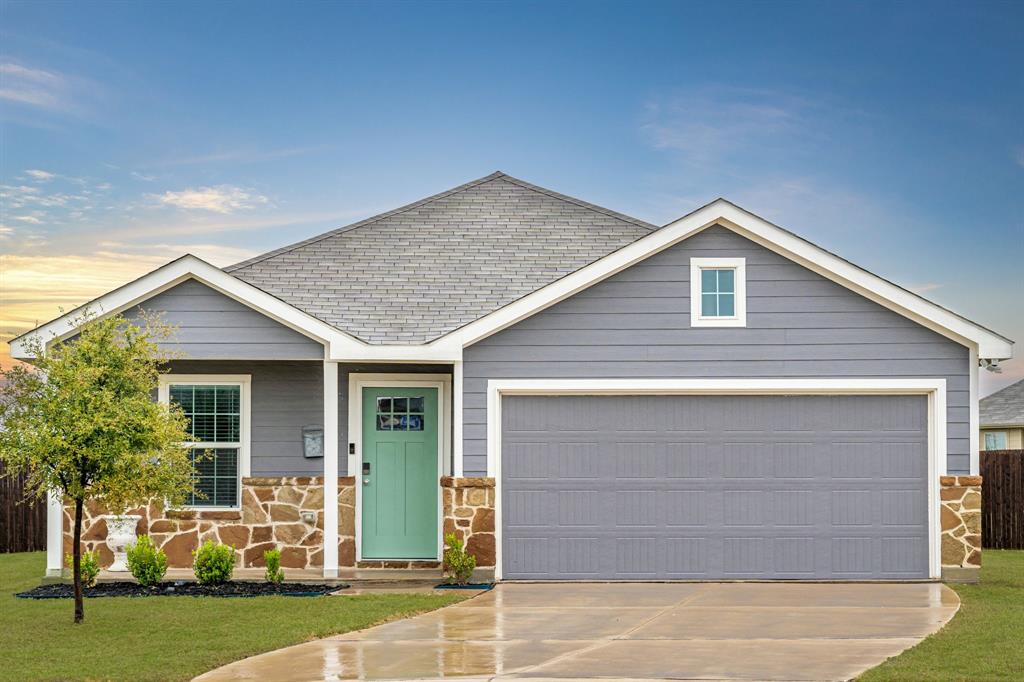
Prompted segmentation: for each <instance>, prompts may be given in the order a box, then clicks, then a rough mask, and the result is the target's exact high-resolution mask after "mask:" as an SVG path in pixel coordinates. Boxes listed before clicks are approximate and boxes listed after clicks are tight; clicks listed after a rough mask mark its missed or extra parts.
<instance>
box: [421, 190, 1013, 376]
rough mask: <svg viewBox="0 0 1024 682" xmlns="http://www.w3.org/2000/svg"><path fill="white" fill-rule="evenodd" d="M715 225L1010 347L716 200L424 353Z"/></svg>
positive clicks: (887, 301) (1002, 348)
mask: <svg viewBox="0 0 1024 682" xmlns="http://www.w3.org/2000/svg"><path fill="white" fill-rule="evenodd" d="M715 224H720V225H723V226H725V227H728V228H729V229H732V230H734V231H736V232H737V233H739V234H741V235H743V236H744V237H747V238H748V239H751V240H752V241H754V242H757V243H758V244H760V245H762V246H764V247H766V248H769V249H771V250H772V251H775V252H776V253H779V254H780V255H782V256H785V257H786V258H789V259H791V260H793V261H795V262H797V263H799V264H801V265H803V266H804V267H807V268H809V269H811V270H813V271H814V272H817V273H818V274H820V275H822V276H824V277H827V278H828V279H830V280H832V281H834V282H836V283H838V284H841V285H843V286H845V287H847V288H848V289H851V290H853V291H855V292H857V293H859V294H861V295H862V296H865V297H866V298H869V299H871V300H872V301H875V302H876V303H878V304H880V305H883V306H885V307H886V308H889V309H890V310H893V311H895V312H897V313H899V314H901V315H904V316H905V317H908V318H910V319H911V320H914V321H915V322H917V323H919V324H922V325H924V326H926V327H928V328H929V329H932V330H934V331H936V332H938V333H940V334H942V335H943V336H946V337H947V338H950V339H953V340H954V341H957V342H958V343H962V344H964V345H966V346H968V347H971V346H977V349H978V356H979V357H981V358H988V359H994V358H999V359H1005V358H1009V357H1012V355H1013V342H1012V341H1010V340H1009V339H1007V338H1006V337H1003V336H1000V335H999V334H996V333H995V332H993V331H991V330H989V329H986V328H985V327H982V326H981V325H978V324H975V323H973V322H971V321H970V320H967V319H965V318H963V317H960V316H959V315H957V314H956V313H953V312H951V311H949V310H946V309H945V308H943V307H941V306H939V305H936V304H934V303H932V302H931V301H928V300H927V299H924V298H922V297H920V296H918V295H917V294H914V293H912V292H910V291H907V290H906V289H903V288H901V287H899V286H896V285H895V284H893V283H891V282H888V281H886V280H884V279H882V278H881V277H879V276H877V275H874V274H872V273H870V272H868V271H867V270H864V269H862V268H859V267H857V266H856V265H854V264H852V263H850V262H849V261H846V260H843V259H842V258H839V257H838V256H835V255H833V254H831V253H829V252H828V251H826V250H824V249H822V248H820V247H818V246H815V245H814V244H812V243H810V242H808V241H806V240H804V239H801V238H800V237H797V236H796V235H794V234H793V233H791V232H788V231H786V230H783V229H782V228H780V227H778V226H776V225H773V224H771V223H769V222H768V221H766V220H764V219H763V218H760V217H758V216H756V215H754V214H753V213H750V212H749V211H746V210H744V209H742V208H740V207H738V206H736V205H735V204H732V203H730V202H728V201H726V200H725V199H716V200H715V201H713V202H711V203H710V204H708V205H707V206H704V207H702V208H700V209H697V210H696V211H694V212H693V213H690V214H688V215H686V216H683V217H682V218H679V219H678V220H676V221H674V222H671V223H669V224H668V225H666V226H665V227H663V228H661V229H660V230H658V231H656V232H652V233H651V234H650V235H647V236H645V237H642V238H641V239H638V240H637V241H635V242H633V243H631V244H629V245H627V246H625V247H623V248H621V249H619V250H618V251H615V252H613V253H611V254H609V255H607V256H605V257H604V258H601V259H600V260H597V261H595V262H593V263H591V264H590V265H588V266H586V267H584V268H581V269H579V270H576V271H575V272H573V273H570V274H569V275H566V276H565V277H563V278H562V279H560V280H558V281H556V282H552V283H551V284H549V285H547V286H545V287H543V288H542V289H538V290H537V291H534V292H533V293H531V294H528V295H527V296H524V297H523V298H521V299H519V300H517V301H515V302H513V303H510V304H509V305H507V306H505V307H504V308H500V309H499V310H496V311H494V312H493V313H490V314H489V315H485V316H484V317H481V318H480V319H478V320H476V321H474V322H471V323H470V324H468V325H466V326H464V327H461V328H460V329H457V330H455V331H454V332H451V333H450V334H448V335H446V336H443V337H441V338H440V339H437V340H436V341H434V342H433V343H431V344H429V345H428V346H435V345H444V344H449V343H458V344H459V345H460V346H462V347H465V346H468V345H470V344H472V343H475V342H477V341H479V340H481V339H483V338H486V337H487V336H490V335H491V334H494V333H495V332H497V331H500V330H502V329H504V328H506V327H508V326H510V325H513V324H515V323H516V322H519V321H520V320H523V319H525V318H527V317H529V316H531V315H533V314H535V313H537V312H539V311H541V310H544V309H545V308H547V307H549V306H551V305H554V304H555V303H558V302H559V301H562V300H564V299H566V298H568V297H570V296H572V295H574V294H576V293H578V292H580V291H582V290H583V289H586V288H587V287H589V286H591V285H593V284H596V283H597V282H600V281H602V280H604V279H606V278H608V277H610V276H612V275H614V274H615V273H617V272H621V271H622V270H625V269H626V268H628V267H630V266H631V265H634V264H635V263H638V262H640V261H642V260H644V259H646V258H649V257H650V256H652V255H654V254H656V253H658V252H659V251H662V250H664V249H667V248H669V247H670V246H673V245H675V244H678V243H679V242H681V241H683V240H684V239H686V238H688V237H691V236H693V235H694V234H697V233H698V232H700V231H701V230H704V229H706V228H708V227H711V226H712V225H715Z"/></svg>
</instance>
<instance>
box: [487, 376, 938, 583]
mask: <svg viewBox="0 0 1024 682" xmlns="http://www.w3.org/2000/svg"><path fill="white" fill-rule="evenodd" d="M716 394H717V395H926V396H928V537H929V538H930V540H931V541H930V542H929V543H928V570H929V575H930V577H931V578H932V579H938V578H939V576H940V574H941V566H940V553H939V542H940V534H939V525H938V524H939V516H938V506H937V505H938V499H939V476H944V475H945V473H946V380H945V379H926V378H922V379H842V378H839V379H490V380H488V382H487V475H488V476H489V477H492V478H494V482H495V489H494V490H495V497H494V514H495V521H494V527H495V530H494V532H495V538H494V540H495V543H494V544H495V567H494V575H495V578H496V579H497V580H501V577H502V575H501V574H502V565H501V564H502V556H501V555H502V546H501V542H502V538H501V398H502V396H505V395H716Z"/></svg>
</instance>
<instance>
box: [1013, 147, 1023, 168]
mask: <svg viewBox="0 0 1024 682" xmlns="http://www.w3.org/2000/svg"><path fill="white" fill-rule="evenodd" d="M1013 160H1014V161H1016V162H1017V165H1018V166H1020V167H1021V168H1024V145H1021V146H1019V147H1017V148H1016V149H1015V150H1014V153H1013Z"/></svg>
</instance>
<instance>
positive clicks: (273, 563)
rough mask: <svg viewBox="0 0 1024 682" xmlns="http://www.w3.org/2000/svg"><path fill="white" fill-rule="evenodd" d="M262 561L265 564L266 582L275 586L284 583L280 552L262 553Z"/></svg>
mask: <svg viewBox="0 0 1024 682" xmlns="http://www.w3.org/2000/svg"><path fill="white" fill-rule="evenodd" d="M263 561H265V562H266V564H267V574H266V575H267V582H268V583H274V584H275V585H280V584H281V583H282V582H284V571H282V570H281V550H279V549H268V550H267V551H266V552H264V553H263Z"/></svg>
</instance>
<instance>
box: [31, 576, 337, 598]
mask: <svg viewBox="0 0 1024 682" xmlns="http://www.w3.org/2000/svg"><path fill="white" fill-rule="evenodd" d="M347 588H348V585H345V584H340V585H339V584H333V585H329V584H327V583H313V584H310V583H281V584H280V585H274V584H271V583H261V582H248V581H242V580H239V581H232V582H229V583H224V584H223V585H200V584H199V583H197V582H194V581H175V582H164V583H160V584H159V585H155V586H153V587H145V586H143V585H140V584H138V583H131V582H109V583H99V584H97V585H96V586H95V587H87V588H85V589H84V590H82V595H83V596H84V597H88V598H98V597H242V598H245V597H321V596H324V595H327V594H331V593H332V592H337V591H339V590H344V589H347ZM15 596H16V597H18V598H20V599H71V598H72V597H74V587H73V586H72V585H70V584H67V583H54V584H49V585H40V586H38V587H34V588H32V589H31V590H28V591H26V592H19V593H17V594H16V595H15Z"/></svg>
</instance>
